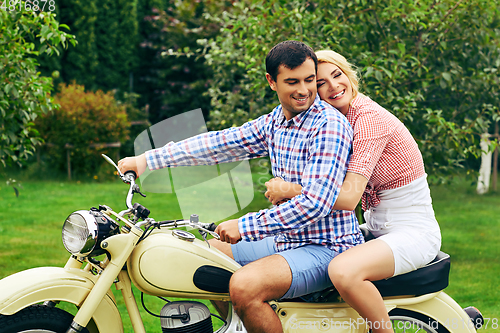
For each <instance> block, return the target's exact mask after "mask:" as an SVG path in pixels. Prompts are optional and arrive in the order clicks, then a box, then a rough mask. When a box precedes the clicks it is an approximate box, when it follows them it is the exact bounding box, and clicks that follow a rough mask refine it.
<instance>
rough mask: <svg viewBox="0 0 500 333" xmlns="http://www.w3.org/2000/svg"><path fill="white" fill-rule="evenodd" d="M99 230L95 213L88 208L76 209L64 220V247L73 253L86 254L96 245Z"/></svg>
mask: <svg viewBox="0 0 500 333" xmlns="http://www.w3.org/2000/svg"><path fill="white" fill-rule="evenodd" d="M98 230H99V227H98V224H97V221H96V218H95V216H94V215H92V214H90V212H89V211H86V210H79V211H76V212H74V213H72V214H71V215H70V216H68V218H67V219H66V221H65V222H64V225H63V229H62V241H63V244H64V247H65V248H66V250H68V252H70V253H72V254H80V255H83V256H86V255H88V254H90V253H91V252H92V250H93V249H94V247H95V245H96V242H97V238H98Z"/></svg>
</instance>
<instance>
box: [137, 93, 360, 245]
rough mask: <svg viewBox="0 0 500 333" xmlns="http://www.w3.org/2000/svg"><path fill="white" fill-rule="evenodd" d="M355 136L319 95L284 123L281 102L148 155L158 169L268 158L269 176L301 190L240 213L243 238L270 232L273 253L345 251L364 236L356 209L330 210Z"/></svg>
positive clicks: (268, 234)
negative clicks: (317, 248)
mask: <svg viewBox="0 0 500 333" xmlns="http://www.w3.org/2000/svg"><path fill="white" fill-rule="evenodd" d="M352 135H353V131H352V128H351V126H350V125H349V122H348V121H347V119H346V118H345V117H344V116H343V115H342V114H341V113H340V112H339V111H337V110H336V109H334V108H333V107H331V106H330V105H329V104H328V103H325V102H323V101H321V100H320V99H319V98H318V97H316V99H315V101H314V103H313V105H312V106H311V107H310V108H309V109H308V110H307V111H304V112H301V113H299V114H298V115H296V116H295V117H293V118H292V119H290V120H288V121H287V120H286V118H285V116H284V114H283V112H282V108H281V105H280V106H278V107H276V108H275V109H274V110H273V111H272V112H271V113H269V114H267V115H264V116H261V117H259V118H258V119H255V120H252V121H250V122H247V123H246V124H244V125H243V126H241V127H232V128H228V129H225V130H222V131H217V132H208V133H204V134H201V135H197V136H195V137H192V138H189V139H186V140H183V141H180V142H176V143H174V142H171V143H168V144H167V145H165V146H164V147H162V148H158V149H153V150H150V151H148V152H146V160H147V163H148V167H149V169H150V170H156V169H160V168H164V167H177V166H192V165H213V164H217V163H226V162H234V161H239V160H244V159H251V158H257V157H264V156H269V158H270V160H271V164H272V172H273V175H274V176H278V177H281V178H283V180H285V181H287V182H292V183H298V184H300V185H301V186H302V193H301V194H300V195H298V196H295V197H294V198H292V199H291V200H289V201H287V202H285V203H283V204H281V205H279V206H274V207H272V208H270V209H263V210H261V211H259V212H256V213H248V214H246V215H244V216H242V217H241V218H240V219H239V221H238V227H239V231H240V233H241V237H242V240H246V241H254V240H259V239H263V238H264V237H269V236H274V239H275V242H276V246H277V249H278V251H283V250H287V249H292V248H295V247H299V246H302V245H306V244H319V245H323V246H327V247H329V248H331V249H334V250H336V251H338V252H343V251H344V250H346V249H348V248H350V247H352V246H354V245H357V244H360V243H362V242H363V237H362V235H361V232H360V230H359V226H358V222H357V219H356V216H355V214H354V212H352V211H338V210H333V209H332V207H333V205H334V203H335V201H336V200H337V197H338V194H339V192H340V188H341V186H342V182H343V180H344V177H345V173H346V170H347V164H348V160H349V156H350V154H349V152H350V149H351V142H352Z"/></svg>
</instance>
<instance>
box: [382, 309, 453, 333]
mask: <svg viewBox="0 0 500 333" xmlns="http://www.w3.org/2000/svg"><path fill="white" fill-rule="evenodd" d="M389 318H390V319H391V323H392V327H393V329H394V333H402V332H404V333H411V332H413V333H416V332H419V333H422V332H427V333H450V331H448V330H447V329H446V327H444V326H443V325H441V324H440V323H438V322H437V321H436V320H435V319H432V318H430V317H428V316H426V315H424V314H421V313H418V312H414V311H410V310H405V309H394V310H392V311H391V312H389Z"/></svg>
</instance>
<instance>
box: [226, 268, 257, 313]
mask: <svg viewBox="0 0 500 333" xmlns="http://www.w3.org/2000/svg"><path fill="white" fill-rule="evenodd" d="M255 284H256V282H255V281H253V280H252V278H251V277H250V276H248V275H247V274H245V273H244V272H241V271H236V272H235V273H234V274H233V276H232V277H231V280H230V281H229V296H230V297H231V301H232V302H233V306H235V307H238V306H240V305H241V304H244V303H246V302H249V301H250V300H251V299H252V298H254V297H256V296H257V295H256V292H255V290H254V288H255Z"/></svg>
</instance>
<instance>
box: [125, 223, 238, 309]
mask: <svg viewBox="0 0 500 333" xmlns="http://www.w3.org/2000/svg"><path fill="white" fill-rule="evenodd" d="M240 267H241V266H240V265H239V264H238V263H237V262H236V261H234V260H233V259H231V258H229V257H228V256H226V255H225V254H224V253H222V252H221V251H219V250H217V249H215V248H214V247H213V246H211V247H210V246H209V245H208V243H207V242H204V241H202V240H199V239H197V238H195V237H194V236H193V234H191V233H189V232H186V231H184V230H155V231H154V232H153V233H152V234H151V235H150V236H148V237H147V238H146V239H144V240H143V241H141V242H140V243H139V245H137V246H136V248H135V249H134V251H133V252H132V254H131V256H130V257H129V259H128V262H127V269H128V272H129V275H130V278H131V280H132V282H133V283H134V285H135V286H136V287H137V288H138V289H139V290H141V291H142V292H144V293H146V294H149V295H157V296H168V297H182V298H186V297H188V298H189V297H192V298H205V299H220V300H228V299H229V293H228V292H229V291H228V286H229V279H230V277H231V275H232V273H233V272H235V271H236V270H237V269H238V268H240Z"/></svg>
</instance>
